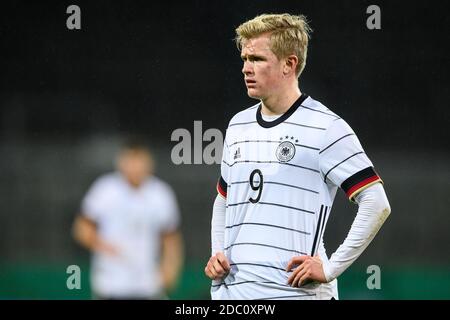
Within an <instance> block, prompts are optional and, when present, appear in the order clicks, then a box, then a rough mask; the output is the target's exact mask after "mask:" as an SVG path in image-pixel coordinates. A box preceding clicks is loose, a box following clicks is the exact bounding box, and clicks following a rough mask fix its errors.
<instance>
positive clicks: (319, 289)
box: [211, 94, 381, 299]
mask: <svg viewBox="0 0 450 320" xmlns="http://www.w3.org/2000/svg"><path fill="white" fill-rule="evenodd" d="M266 119H267V118H266ZM377 182H381V179H380V178H379V176H378V174H377V173H376V172H375V170H374V168H373V165H372V162H371V161H370V160H369V158H368V157H367V155H366V154H365V152H364V150H363V148H362V146H361V144H360V142H359V140H358V138H357V137H356V135H355V133H354V132H353V130H352V129H351V128H350V126H349V125H348V124H347V123H346V122H345V121H344V120H343V119H342V118H340V117H339V116H337V115H336V114H335V113H333V112H332V111H330V110H329V109H328V108H326V107H325V106H324V105H322V104H321V103H320V102H318V101H316V100H314V99H312V98H311V97H308V96H306V95H304V94H303V95H302V96H301V97H300V98H299V99H298V100H297V101H296V102H295V103H294V104H293V106H292V107H291V108H290V109H289V110H288V111H287V112H286V113H285V114H283V115H282V116H280V117H278V118H276V120H273V121H266V120H264V117H263V116H262V114H261V105H260V104H257V105H255V106H253V107H251V108H248V109H246V110H244V111H241V112H239V113H238V114H236V115H235V116H234V117H233V118H232V119H231V121H230V123H229V126H228V129H227V132H226V137H225V143H224V150H223V161H222V164H221V177H220V179H219V182H218V184H217V190H218V192H219V193H220V194H221V195H223V196H224V197H226V215H225V235H224V248H223V249H224V252H225V255H226V256H227V258H228V259H229V261H230V265H231V271H230V273H229V274H228V276H227V277H226V278H225V279H223V280H222V281H213V283H212V287H211V295H212V298H213V299H331V298H332V297H334V298H338V294H337V281H336V280H334V281H332V282H330V283H327V284H318V283H312V284H309V285H304V286H302V287H301V288H293V287H291V286H289V285H288V284H287V279H288V277H289V275H290V272H286V271H285V269H286V266H287V263H288V261H289V260H290V259H291V258H292V257H294V256H299V255H316V254H319V255H320V257H321V258H322V259H323V260H328V258H327V255H326V252H325V248H324V245H323V241H322V236H323V234H324V231H325V227H326V224H327V221H328V218H329V215H330V212H331V207H332V204H333V200H334V197H335V195H336V191H337V188H338V187H340V188H342V189H343V190H344V191H345V192H346V194H347V196H348V197H349V199H350V200H352V201H353V198H354V196H355V195H356V194H357V193H358V192H360V191H362V190H363V189H364V188H367V187H368V186H370V185H372V184H374V183H377Z"/></svg>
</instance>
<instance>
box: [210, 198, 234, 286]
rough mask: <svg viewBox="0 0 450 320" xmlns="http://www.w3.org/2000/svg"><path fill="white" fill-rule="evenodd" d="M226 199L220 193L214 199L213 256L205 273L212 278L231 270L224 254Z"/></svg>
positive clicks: (220, 276)
mask: <svg viewBox="0 0 450 320" xmlns="http://www.w3.org/2000/svg"><path fill="white" fill-rule="evenodd" d="M225 210H226V200H225V198H224V197H223V196H222V195H220V194H218V195H217V197H216V200H215V201H214V206H213V214H212V219H211V257H210V258H209V261H208V263H207V264H206V267H205V274H206V275H207V276H208V277H209V278H210V279H212V280H218V279H220V278H223V277H224V276H225V275H226V274H227V273H228V272H229V271H230V264H229V262H228V259H227V258H226V257H225V255H224V254H223V248H224V233H225Z"/></svg>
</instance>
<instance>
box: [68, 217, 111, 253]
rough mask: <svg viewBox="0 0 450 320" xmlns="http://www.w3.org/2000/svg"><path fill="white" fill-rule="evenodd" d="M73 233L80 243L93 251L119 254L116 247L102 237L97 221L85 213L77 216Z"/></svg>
mask: <svg viewBox="0 0 450 320" xmlns="http://www.w3.org/2000/svg"><path fill="white" fill-rule="evenodd" d="M72 234H73V237H74V239H75V240H76V241H77V242H78V243H79V244H80V245H82V246H83V247H85V248H86V249H88V250H90V251H92V252H99V253H105V254H109V255H111V256H117V255H118V250H117V248H116V247H114V246H112V245H111V244H109V243H107V242H105V241H103V240H102V239H100V237H99V236H98V233H97V225H96V223H95V222H94V221H92V220H91V219H89V218H87V217H86V216H85V215H83V214H80V215H78V216H77V217H76V219H75V222H74V224H73V228H72Z"/></svg>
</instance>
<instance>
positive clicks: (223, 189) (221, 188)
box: [217, 177, 228, 198]
mask: <svg viewBox="0 0 450 320" xmlns="http://www.w3.org/2000/svg"><path fill="white" fill-rule="evenodd" d="M227 187H228V186H227V183H226V181H225V180H224V179H223V178H222V177H220V179H219V181H218V182H217V192H218V193H220V194H221V195H222V196H223V197H224V198H226V197H227Z"/></svg>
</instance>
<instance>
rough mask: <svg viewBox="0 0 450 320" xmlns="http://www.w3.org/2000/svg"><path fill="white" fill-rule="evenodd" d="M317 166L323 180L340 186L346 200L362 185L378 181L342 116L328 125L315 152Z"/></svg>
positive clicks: (354, 194)
mask: <svg viewBox="0 0 450 320" xmlns="http://www.w3.org/2000/svg"><path fill="white" fill-rule="evenodd" d="M319 166H320V171H321V174H322V177H323V179H324V181H325V183H331V184H333V185H335V186H338V187H340V188H341V189H342V190H344V192H345V193H346V194H347V197H348V198H349V199H350V201H354V197H355V196H356V195H357V194H358V193H359V192H361V191H362V190H364V189H365V188H367V187H369V186H371V185H373V184H375V183H377V182H381V183H382V180H381V178H380V177H379V175H378V174H377V172H376V171H375V169H374V167H373V164H372V162H371V161H370V159H369V158H368V156H367V155H366V153H365V152H364V149H363V147H362V146H361V143H360V141H359V139H358V137H357V136H356V134H355V133H354V132H353V130H352V128H351V127H350V126H349V125H348V124H347V123H346V122H345V121H344V120H343V119H337V120H335V121H334V122H333V123H332V124H331V125H330V126H329V127H328V129H327V131H326V133H325V138H324V142H323V144H322V148H321V150H320V151H319Z"/></svg>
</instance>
